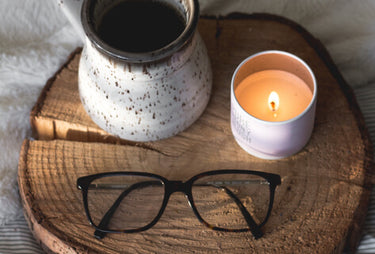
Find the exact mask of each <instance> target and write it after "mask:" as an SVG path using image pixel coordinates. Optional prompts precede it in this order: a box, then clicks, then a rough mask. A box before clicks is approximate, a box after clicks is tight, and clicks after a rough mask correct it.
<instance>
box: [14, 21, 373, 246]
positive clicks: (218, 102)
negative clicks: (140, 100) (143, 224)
mask: <svg viewBox="0 0 375 254" xmlns="http://www.w3.org/2000/svg"><path fill="white" fill-rule="evenodd" d="M199 30H200V33H201V35H202V37H203V39H204V41H205V43H206V45H207V48H208V52H209V55H210V58H211V62H212V67H213V72H214V84H213V94H212V98H211V100H210V103H209V105H208V107H207V109H206V111H205V112H204V114H203V115H202V117H201V118H200V119H199V120H198V121H197V122H196V123H195V124H193V125H192V126H191V127H190V128H188V129H187V130H186V131H184V132H182V133H180V134H179V135H177V136H175V137H172V138H169V139H165V140H161V141H157V142H147V143H134V142H127V141H123V140H119V139H117V138H115V137H113V136H111V135H109V134H107V133H105V132H104V131H102V130H100V129H99V128H98V127H96V125H95V124H94V123H93V122H92V121H91V120H90V119H89V117H88V116H87V115H86V113H85V112H84V110H83V107H82V105H81V104H80V101H79V95H78V92H77V68H78V60H79V51H76V52H75V53H74V54H73V55H72V57H71V58H70V59H69V61H68V62H67V64H66V65H64V66H63V67H62V69H61V70H60V71H59V72H58V73H57V74H56V75H55V76H54V77H53V78H52V79H51V80H50V81H49V82H48V84H47V85H46V87H45V89H44V91H43V92H42V94H41V97H40V98H39V100H38V103H37V105H36V106H35V107H34V109H33V112H32V114H31V122H32V125H33V129H34V132H35V134H36V135H37V137H39V139H41V140H36V141H29V140H26V141H25V142H24V145H23V148H22V152H21V156H20V164H19V187H20V193H21V197H22V200H23V205H24V209H25V215H26V217H27V219H28V221H29V224H30V228H31V230H32V231H33V233H34V235H35V237H36V238H37V239H38V240H39V241H40V242H41V244H42V245H44V246H45V249H46V250H49V251H51V252H55V253H60V252H61V253H207V252H208V253H217V252H221V253H245V252H246V253H252V252H256V253H257V252H261V253H263V252H264V253H292V252H301V253H330V252H333V253H339V252H341V251H342V250H343V249H344V247H345V246H346V247H347V249H348V250H349V251H354V250H355V248H356V245H357V244H358V240H359V237H360V229H361V226H362V224H363V221H364V217H365V214H366V212H367V206H368V200H369V194H370V189H371V186H372V184H373V182H374V168H373V161H372V158H373V154H372V146H371V143H370V139H369V135H368V133H367V131H366V127H365V125H364V122H363V118H362V115H361V113H360V110H359V108H358V105H357V103H356V101H355V97H354V96H353V93H352V91H351V89H350V88H349V86H348V85H347V84H346V83H345V81H344V80H343V79H342V76H341V75H340V73H339V72H338V71H337V68H336V67H335V65H334V64H333V62H332V60H331V58H330V57H329V55H328V53H327V51H326V50H325V49H324V47H323V46H322V45H321V43H320V42H319V41H317V40H316V39H314V38H313V37H312V36H311V35H310V34H309V33H308V32H306V31H305V30H304V29H303V28H302V27H300V26H298V25H297V24H295V23H293V22H291V21H288V20H285V19H283V18H280V17H276V16H271V15H264V14H262V15H252V16H241V15H234V16H229V17H226V18H220V19H212V18H202V19H201V20H200V23H199ZM268 49H278V50H285V51H288V52H291V53H293V54H296V55H297V56H299V57H300V58H302V59H303V60H305V61H306V62H307V63H308V64H309V66H310V67H311V68H312V70H313V72H314V73H315V76H316V78H317V83H318V104H317V113H316V123H315V126H314V132H313V135H312V138H311V140H310V142H309V143H308V145H307V146H306V147H305V148H304V149H303V150H302V151H301V152H299V153H298V154H296V155H294V156H292V157H289V158H286V159H282V160H277V161H267V160H261V159H258V158H255V157H252V156H250V155H249V154H247V153H246V152H244V151H243V150H242V149H241V148H240V147H239V146H238V145H237V144H236V142H235V141H234V139H233V136H232V134H231V130H230V122H229V117H230V116H229V110H230V99H229V95H230V93H229V88H230V79H231V76H232V74H233V72H234V69H235V68H236V66H237V65H238V64H239V63H240V62H241V61H242V60H243V59H244V58H246V57H247V56H249V55H251V54H253V53H255V52H258V51H262V50H268ZM42 139H43V140H42ZM56 139H61V140H56ZM62 139H64V140H62ZM83 141H84V142H83ZM88 141H89V142H88ZM103 142H109V143H111V142H112V143H118V144H122V145H114V144H108V143H107V144H106V143H103ZM219 168H241V169H252V170H261V171H266V172H272V173H277V174H280V175H281V177H282V184H281V186H279V187H278V189H277V191H276V197H275V204H274V209H273V211H272V215H271V217H270V219H269V221H268V222H267V224H266V225H265V226H264V227H263V230H264V232H265V235H264V237H262V238H261V239H259V240H255V239H254V238H253V236H252V235H251V234H250V233H221V232H216V231H213V230H210V229H208V228H205V227H204V226H203V225H201V224H200V223H199V222H198V220H197V219H196V218H195V216H194V215H193V213H192V211H191V209H190V208H189V207H188V205H187V202H186V200H185V197H184V196H183V195H180V194H175V195H173V196H172V198H171V200H170V201H169V205H168V207H167V209H166V211H165V213H164V215H163V216H162V219H161V221H160V222H159V223H158V224H157V225H156V226H155V227H153V228H152V229H150V230H148V231H145V232H142V233H137V234H111V235H110V236H109V237H106V238H104V239H103V240H97V239H95V238H94V237H93V232H94V229H93V228H92V227H91V226H90V225H89V224H88V222H87V220H86V218H85V214H84V211H83V207H82V201H81V193H80V191H79V190H77V189H76V179H77V178H78V177H80V176H84V175H87V174H93V173H97V172H106V171H113V170H137V171H147V172H154V173H158V174H161V175H163V176H165V177H167V178H169V179H174V180H184V179H185V180H186V179H188V178H189V177H191V176H192V175H194V174H196V173H199V172H202V171H207V170H212V169H219Z"/></svg>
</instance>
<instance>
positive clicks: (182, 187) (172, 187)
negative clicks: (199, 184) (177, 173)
mask: <svg viewBox="0 0 375 254" xmlns="http://www.w3.org/2000/svg"><path fill="white" fill-rule="evenodd" d="M166 187H167V192H168V193H169V194H170V195H171V194H173V193H175V192H182V193H185V194H188V192H189V188H188V187H189V185H188V184H187V183H186V182H183V181H169V183H168V185H167V186H166Z"/></svg>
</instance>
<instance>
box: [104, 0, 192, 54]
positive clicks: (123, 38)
mask: <svg viewBox="0 0 375 254" xmlns="http://www.w3.org/2000/svg"><path fill="white" fill-rule="evenodd" d="M184 29H185V20H184V18H183V17H182V15H181V14H180V13H178V12H177V11H176V10H175V9H174V8H173V7H172V6H170V5H169V4H166V3H162V2H158V1H151V0H150V1H145V0H138V1H135V0H125V1H119V2H118V3H116V4H115V5H114V6H112V7H111V8H109V9H108V10H107V11H106V12H105V13H104V15H103V16H102V19H101V20H100V22H99V25H98V31H97V32H98V35H99V37H100V38H101V39H102V40H103V41H104V42H106V43H107V44H108V45H110V46H112V47H114V48H116V49H119V50H122V51H126V52H134V53H139V52H149V51H154V50H157V49H160V48H162V47H164V46H166V45H168V44H169V43H171V42H172V41H174V40H175V39H177V38H178V36H179V35H180V34H181V33H182V32H183V30H184Z"/></svg>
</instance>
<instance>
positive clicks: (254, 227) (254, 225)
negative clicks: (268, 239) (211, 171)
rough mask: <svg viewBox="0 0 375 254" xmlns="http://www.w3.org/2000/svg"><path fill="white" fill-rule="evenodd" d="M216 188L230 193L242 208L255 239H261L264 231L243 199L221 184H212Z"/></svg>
mask: <svg viewBox="0 0 375 254" xmlns="http://www.w3.org/2000/svg"><path fill="white" fill-rule="evenodd" d="M211 186H214V187H216V188H220V189H224V190H225V192H226V193H227V194H228V196H229V197H231V198H232V199H233V200H234V202H236V204H237V206H238V208H239V209H240V211H241V213H242V215H243V217H244V218H245V220H246V222H247V225H248V226H249V228H250V231H251V233H252V234H253V236H254V237H255V239H259V238H260V237H262V236H263V232H262V231H261V230H260V227H259V226H258V224H257V223H256V222H255V221H254V219H253V217H252V216H251V215H250V213H249V212H248V211H247V209H246V207H245V206H244V205H243V204H242V202H241V200H239V198H238V197H237V196H236V195H235V194H234V193H233V192H232V191H231V190H230V189H228V188H227V187H225V186H220V185H211Z"/></svg>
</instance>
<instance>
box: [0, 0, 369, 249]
mask: <svg viewBox="0 0 375 254" xmlns="http://www.w3.org/2000/svg"><path fill="white" fill-rule="evenodd" d="M200 3H201V13H202V14H210V15H212V14H215V15H225V14H228V13H230V12H246V13H253V12H267V13H274V14H278V15H282V16H285V17H287V18H290V19H292V20H294V21H296V22H297V23H299V24H301V25H302V26H304V27H305V28H306V29H307V30H308V31H309V32H310V33H312V34H313V35H314V36H315V37H317V38H318V39H320V40H321V41H322V42H323V44H324V45H325V46H326V48H327V49H328V51H329V52H330V54H331V56H332V57H333V59H334V61H335V63H336V65H337V66H338V68H339V69H340V71H341V73H342V74H343V76H344V77H345V79H346V80H347V82H348V83H349V84H350V85H351V86H352V87H353V88H354V91H355V93H356V95H357V99H358V101H359V104H360V107H361V109H362V111H363V113H364V115H365V119H366V122H367V126H368V128H369V130H370V134H371V136H372V138H373V139H374V138H375V70H374V66H375V0H361V1H357V0H308V1H307V0H306V1H293V0H277V1H276V0H273V1H272V0H233V1H228V0H200ZM79 45H81V42H80V40H79V37H78V36H77V34H76V33H75V31H74V30H73V28H72V27H71V25H70V24H69V23H68V21H67V19H66V18H65V16H64V15H63V14H62V12H61V11H60V10H59V8H58V6H57V0H1V1H0V147H1V149H0V253H19V252H17V251H20V247H17V248H15V247H12V246H13V245H14V244H13V245H12V244H10V243H11V242H12V239H16V240H14V241H17V243H20V242H22V241H23V242H24V243H26V242H27V244H26V245H25V246H29V247H30V246H32V248H31V247H30V248H29V253H38V252H39V250H38V248H37V247H36V245H35V243H33V241H32V240H28V239H29V238H30V234H29V233H28V232H27V228H26V227H25V224H24V221H23V219H22V208H21V205H20V201H19V196H18V189H17V164H18V156H19V151H20V147H21V144H22V140H23V139H24V138H25V137H30V125H29V113H30V110H31V108H32V106H33V105H34V103H35V101H36V99H37V98H38V96H39V93H40V91H41V89H42V88H43V86H44V84H45V83H46V81H47V79H48V78H49V77H51V76H52V75H53V74H54V72H55V71H56V70H57V69H58V68H59V67H60V65H61V64H62V63H63V62H65V60H66V57H67V56H68V55H69V54H70V52H71V51H73V50H74V49H75V48H76V47H77V46H79ZM374 199H375V198H372V199H371V204H370V212H369V215H368V218H367V220H366V225H365V229H364V238H363V240H362V242H361V245H360V247H359V250H358V252H361V253H375V200H374ZM9 231H12V232H13V233H12V234H9V233H8V232H9ZM14 232H16V233H14ZM17 232H18V234H17ZM30 239H31V238H30Z"/></svg>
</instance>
